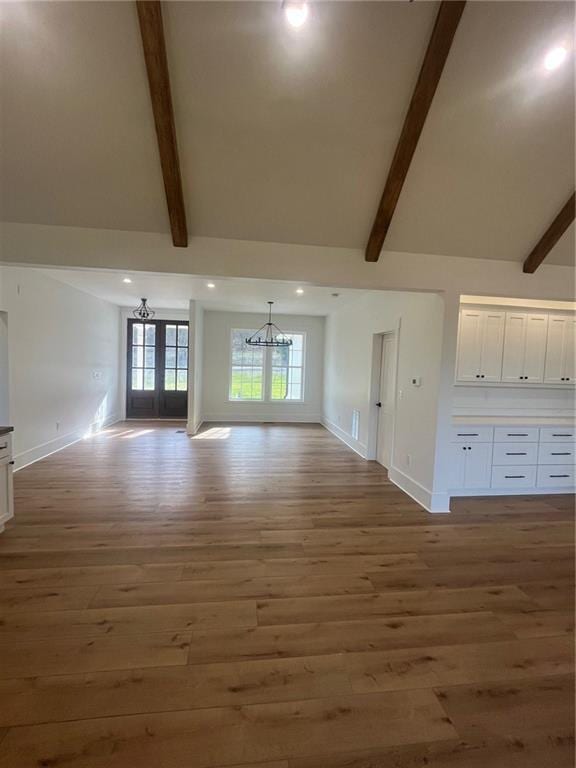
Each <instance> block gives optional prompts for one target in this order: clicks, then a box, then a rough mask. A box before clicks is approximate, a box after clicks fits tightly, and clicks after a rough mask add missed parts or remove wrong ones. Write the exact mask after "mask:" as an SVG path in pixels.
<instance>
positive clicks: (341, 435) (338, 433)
mask: <svg viewBox="0 0 576 768" xmlns="http://www.w3.org/2000/svg"><path fill="white" fill-rule="evenodd" d="M320 423H321V424H322V425H323V426H324V427H326V429H327V430H328V432H332V434H333V435H335V437H337V438H338V439H339V440H342V442H343V443H346V445H347V446H348V448H352V450H353V451H356V453H357V454H358V455H359V456H362V458H363V459H366V458H367V456H368V447H367V446H366V445H365V444H364V443H361V442H360V441H359V440H356V439H355V438H353V437H352V435H350V434H349V433H348V432H345V431H344V430H343V429H340V427H339V426H338V425H337V424H334V422H332V421H329V420H328V419H325V418H322V419H321V421H320Z"/></svg>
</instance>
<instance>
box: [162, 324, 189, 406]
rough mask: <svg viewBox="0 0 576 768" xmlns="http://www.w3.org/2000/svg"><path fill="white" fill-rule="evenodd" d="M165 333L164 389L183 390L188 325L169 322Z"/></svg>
mask: <svg viewBox="0 0 576 768" xmlns="http://www.w3.org/2000/svg"><path fill="white" fill-rule="evenodd" d="M165 333H166V336H165V340H164V341H165V344H164V390H165V391H168V392H170V391H172V392H174V391H178V392H183V391H186V390H187V389H188V326H187V325H180V323H169V324H167V325H166V326H165Z"/></svg>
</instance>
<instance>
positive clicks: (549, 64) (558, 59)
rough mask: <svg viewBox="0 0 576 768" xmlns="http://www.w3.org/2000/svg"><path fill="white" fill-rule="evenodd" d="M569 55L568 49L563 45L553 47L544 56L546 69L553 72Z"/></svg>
mask: <svg viewBox="0 0 576 768" xmlns="http://www.w3.org/2000/svg"><path fill="white" fill-rule="evenodd" d="M567 56H568V49H567V48H565V47H564V46H563V45H557V46H556V47H555V48H552V50H550V51H548V53H547V54H546V56H545V57H544V67H545V69H547V70H548V71H549V72H551V71H552V70H553V69H558V67H559V66H560V65H561V64H563V63H564V62H565V61H566V58H567Z"/></svg>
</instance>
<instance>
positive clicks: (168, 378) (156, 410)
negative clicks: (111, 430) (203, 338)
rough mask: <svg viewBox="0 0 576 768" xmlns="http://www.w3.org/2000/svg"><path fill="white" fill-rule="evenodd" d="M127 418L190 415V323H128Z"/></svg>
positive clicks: (129, 321)
mask: <svg viewBox="0 0 576 768" xmlns="http://www.w3.org/2000/svg"><path fill="white" fill-rule="evenodd" d="M126 346H127V350H126V356H127V357H126V372H127V376H126V418H128V419H185V418H186V417H187V415H188V322H187V321H184V320H146V321H142V320H131V319H130V320H128V333H127V345H126Z"/></svg>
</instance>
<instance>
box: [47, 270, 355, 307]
mask: <svg viewBox="0 0 576 768" xmlns="http://www.w3.org/2000/svg"><path fill="white" fill-rule="evenodd" d="M39 271H41V272H42V273H43V274H45V275H48V276H49V277H51V278H53V279H54V280H59V281H60V282H62V283H66V284H67V285H71V286H73V287H74V288H78V289H79V290H81V291H84V292H85V293H90V294H92V295H93V296H97V297H98V298H100V299H105V300H106V301H109V302H111V303H112V304H117V305H118V306H120V307H129V308H131V309H134V308H135V307H136V306H137V305H138V304H139V303H140V299H141V298H142V297H146V298H147V299H148V304H149V305H150V307H151V308H152V309H181V310H187V309H188V302H189V300H190V299H195V300H197V301H199V302H200V303H201V304H202V306H203V307H204V308H205V309H209V310H210V309H211V310H218V311H222V312H267V311H268V305H267V304H266V302H267V301H274V310H273V311H274V312H275V313H279V314H280V313H281V314H289V315H328V314H329V313H330V312H332V311H334V310H335V309H339V308H340V307H342V306H343V304H344V303H345V302H347V301H348V300H349V299H350V298H352V297H353V296H359V295H361V294H362V293H363V291H358V290H354V289H352V288H346V289H345V288H330V287H318V286H312V285H306V284H303V283H290V282H284V281H283V282H279V281H273V280H248V279H238V278H236V279H234V278H229V279H223V278H215V279H210V278H209V277H192V276H190V275H168V274H152V273H147V272H132V273H130V272H115V271H111V270H91V269H42V270H39ZM126 277H128V278H130V279H131V280H132V282H131V283H130V284H126V283H124V282H123V279H124V278H126ZM210 282H211V283H213V284H214V285H215V287H214V288H208V285H207V284H208V283H210ZM297 288H302V289H303V290H304V293H303V294H301V295H299V294H297V293H296V289H297ZM334 293H336V294H338V295H337V296H333V295H332V294H334Z"/></svg>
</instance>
